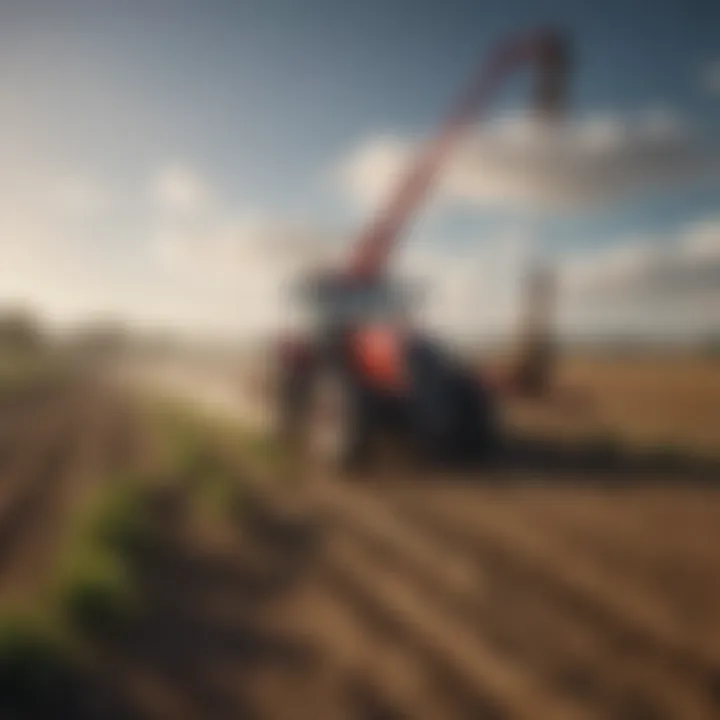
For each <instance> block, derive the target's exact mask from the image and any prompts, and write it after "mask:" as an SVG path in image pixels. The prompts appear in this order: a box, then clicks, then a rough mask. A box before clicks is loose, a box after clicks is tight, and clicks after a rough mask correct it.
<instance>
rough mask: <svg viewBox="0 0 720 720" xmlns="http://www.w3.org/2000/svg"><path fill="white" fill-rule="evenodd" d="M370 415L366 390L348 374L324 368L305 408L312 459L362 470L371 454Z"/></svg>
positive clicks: (306, 437) (329, 465) (307, 444)
mask: <svg viewBox="0 0 720 720" xmlns="http://www.w3.org/2000/svg"><path fill="white" fill-rule="evenodd" d="M369 414H370V413H369V408H368V403H367V400H366V398H365V394H364V392H363V389H362V388H361V387H360V386H359V384H358V383H357V382H356V381H354V379H353V378H352V377H351V376H349V374H348V373H345V372H342V371H341V370H339V369H336V368H333V367H329V368H323V369H321V370H320V371H319V372H318V373H317V374H316V376H315V377H314V379H313V382H312V385H311V387H310V391H309V394H308V399H307V406H306V411H305V428H304V440H305V447H306V450H307V453H308V455H309V459H310V460H311V461H313V462H315V463H317V464H318V465H320V466H321V467H324V468H326V469H329V470H333V471H351V470H357V469H359V468H360V466H361V465H362V464H363V463H364V462H365V461H366V460H367V456H368V450H369V435H370V417H369Z"/></svg>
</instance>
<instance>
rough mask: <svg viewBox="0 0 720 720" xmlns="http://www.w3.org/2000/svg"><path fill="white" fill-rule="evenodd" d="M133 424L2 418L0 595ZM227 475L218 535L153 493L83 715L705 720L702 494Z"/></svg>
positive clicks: (710, 628) (22, 587) (123, 452)
mask: <svg viewBox="0 0 720 720" xmlns="http://www.w3.org/2000/svg"><path fill="white" fill-rule="evenodd" d="M50 408H55V410H54V411H52V410H51V409H50ZM33 412H36V413H38V414H36V415H33ZM128 417H129V416H128V415H127V414H125V413H124V412H123V411H122V409H121V407H120V406H119V405H118V404H117V403H116V401H115V399H111V398H110V396H106V395H102V394H100V393H90V394H88V393H87V392H79V391H77V392H74V393H70V394H68V395H67V396H63V397H62V398H60V397H58V398H55V399H54V400H53V401H52V402H51V403H49V405H48V406H46V407H44V408H36V409H35V410H32V409H28V410H27V417H24V418H23V419H20V416H16V421H15V422H7V417H6V416H5V415H2V416H0V448H2V450H1V451H0V462H1V463H2V472H3V482H2V488H1V490H0V521H1V522H0V593H7V594H11V595H17V594H19V595H20V596H22V595H23V593H25V594H27V593H28V592H31V590H32V587H33V583H34V582H36V580H37V576H38V574H41V573H42V572H43V571H44V569H46V568H47V566H48V564H49V563H51V562H52V551H53V547H54V540H55V538H56V537H57V536H58V534H59V533H61V532H62V528H63V522H65V520H64V518H66V517H67V508H68V507H70V506H71V505H72V504H73V502H75V499H76V498H77V497H80V496H82V494H83V493H85V492H86V491H87V489H88V488H89V487H91V486H92V485H93V483H96V482H97V479H98V478H101V477H109V476H110V475H111V473H109V472H108V470H110V469H112V470H113V472H115V471H117V470H118V469H121V468H123V467H129V466H131V465H132V462H135V461H134V460H133V461H132V462H131V459H132V457H133V456H134V454H137V453H138V452H139V451H138V447H139V446H140V445H142V443H141V442H139V441H138V439H137V438H136V437H134V435H133V428H132V423H131V422H130V421H129V420H128ZM135 434H136V433H135ZM237 472H238V477H237V481H238V486H239V487H240V488H241V489H242V492H241V497H240V502H239V503H238V506H237V507H236V508H228V511H227V512H226V513H223V514H222V518H220V516H213V515H207V514H202V513H200V514H198V512H196V510H195V509H194V507H193V504H192V494H191V492H190V490H189V487H188V486H186V485H183V484H182V483H177V484H175V485H171V486H169V487H168V489H167V491H166V494H165V495H164V496H163V498H162V502H161V503H160V504H159V506H158V513H159V514H158V522H159V523H160V526H161V529H162V542H161V543H159V545H158V547H156V548H155V550H154V551H153V552H152V553H149V554H148V555H147V557H146V558H145V560H144V563H143V573H142V574H143V579H142V588H143V593H144V597H145V612H144V613H143V615H142V616H141V617H140V618H139V619H138V620H137V622H136V623H135V624H134V625H132V626H131V627H130V628H129V629H128V630H127V631H126V632H124V633H122V634H121V636H120V637H115V638H113V639H108V641H107V645H106V647H104V648H102V649H101V651H100V652H99V653H98V656H97V658H98V659H97V665H96V667H95V668H94V670H93V671H92V673H91V674H90V675H91V676H89V677H88V679H87V683H88V686H89V687H90V686H93V685H97V687H102V692H98V693H88V695H89V696H92V704H88V706H87V709H86V713H87V715H88V717H92V718H103V719H104V718H108V719H111V718H173V719H175V718H178V719H179V718H203V719H204V718H208V719H210V720H214V719H215V718H218V719H225V718H248V719H252V718H258V720H273V719H278V720H285V719H287V720H302V719H307V720H320V719H323V718H330V719H332V720H334V719H338V720H344V719H345V718H348V719H349V720H353V719H357V720H360V719H368V720H369V719H373V720H376V719H386V718H387V719H392V718H428V719H431V718H432V719H435V718H462V719H464V718H468V719H470V718H552V719H555V718H585V717H593V718H612V719H615V718H619V719H623V718H628V719H630V718H633V719H635V718H638V719H639V718H642V719H645V718H683V719H684V718H717V717H720V609H719V608H720V575H718V573H717V566H718V560H719V559H720V490H715V489H714V488H713V487H712V485H711V484H705V485H702V486H701V485H697V484H690V483H689V482H687V479H686V478H684V477H680V476H678V477H676V478H673V480H674V481H675V482H669V481H668V478H667V476H666V477H664V478H663V482H662V483H657V484H656V483H654V482H653V481H652V478H649V477H647V476H644V477H643V481H642V483H640V484H636V483H633V478H632V477H630V476H628V477H627V478H624V480H626V481H627V482H626V483H624V484H623V483H618V482H617V477H616V478H615V482H614V483H613V485H612V487H602V486H600V485H599V484H598V483H596V482H593V483H588V482H586V480H587V478H586V477H584V476H583V475H582V474H579V475H578V477H577V478H568V477H567V476H565V477H564V478H563V480H562V482H558V481H557V479H556V478H555V477H554V476H553V474H552V473H551V472H547V471H538V472H536V473H534V474H532V477H531V478H529V479H528V478H527V477H518V476H517V474H513V473H511V472H507V473H502V472H500V471H498V472H494V473H487V472H486V473H481V472H476V473H465V474H464V475H463V476H462V477H459V476H456V475H450V474H445V473H442V472H440V471H438V472H437V473H433V472H426V473H424V474H423V475H422V477H420V476H418V477H417V478H414V477H413V478H409V477H407V475H405V476H404V477H397V478H393V477H388V478H384V479H383V480H382V481H370V480H367V481H365V482H351V481H341V480H334V479H332V478H320V477H311V478H309V479H305V480H304V481H303V482H301V483H298V484H296V485H286V484H282V483H281V482H279V481H275V482H274V481H270V480H268V479H265V480H263V481H262V482H258V477H257V476H256V474H255V473H254V472H253V471H251V470H250V469H249V467H248V468H245V467H244V466H243V467H240V468H238V470H237Z"/></svg>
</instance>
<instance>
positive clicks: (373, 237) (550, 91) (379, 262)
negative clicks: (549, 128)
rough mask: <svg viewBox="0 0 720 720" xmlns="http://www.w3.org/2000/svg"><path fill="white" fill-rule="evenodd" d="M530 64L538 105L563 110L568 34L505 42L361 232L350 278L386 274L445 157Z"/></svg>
mask: <svg viewBox="0 0 720 720" xmlns="http://www.w3.org/2000/svg"><path fill="white" fill-rule="evenodd" d="M526 63H534V64H535V65H536V67H537V85H536V89H535V97H534V103H535V107H536V109H537V110H538V111H540V112H542V113H545V114H546V115H548V114H549V115H552V114H555V113H556V112H557V111H559V110H560V109H561V106H562V102H563V99H564V93H565V77H566V72H567V67H568V54H567V46H566V43H565V41H564V38H563V37H562V36H561V35H559V34H558V33H556V32H552V31H541V32H535V33H532V34H530V35H528V36H525V37H522V38H520V39H519V40H514V41H512V42H510V43H507V44H504V45H501V46H500V48H499V49H498V50H497V51H496V52H495V53H494V54H493V55H491V57H490V61H489V63H487V65H486V66H485V67H484V69H483V72H482V73H481V74H480V76H479V78H477V79H476V80H475V82H473V84H472V85H471V86H470V88H469V90H468V92H467V94H466V95H465V96H463V98H462V100H461V102H460V103H459V105H458V107H457V109H456V110H455V112H454V113H452V114H451V115H450V116H449V118H448V119H447V120H446V122H445V123H444V125H443V126H442V127H441V129H440V132H439V133H438V135H437V136H436V137H435V138H434V139H433V140H432V141H431V142H430V143H429V144H428V145H427V146H426V148H425V149H424V152H422V153H421V154H420V156H419V157H418V158H417V160H416V161H415V164H414V165H413V166H412V167H411V169H410V171H409V173H408V174H407V176H406V177H405V179H404V181H403V182H402V183H401V185H400V187H399V189H398V191H397V192H396V193H395V194H394V195H393V196H392V197H391V199H390V202H389V203H388V205H387V206H386V207H385V209H384V210H383V211H382V212H381V213H380V214H379V215H378V216H377V217H376V218H375V220H374V221H373V222H372V223H371V224H370V226H369V227H368V228H367V229H366V230H365V231H364V232H362V233H361V235H360V238H359V240H358V243H357V246H356V247H357V249H356V251H355V253H354V255H353V256H352V258H351V261H350V264H349V267H348V269H347V272H348V274H349V275H350V276H352V277H356V278H365V279H369V278H372V277H375V276H377V275H379V274H380V273H381V272H382V270H383V268H384V267H385V264H386V262H387V258H388V256H389V255H390V252H391V251H392V249H393V246H394V245H395V243H396V242H397V241H398V238H399V237H400V234H401V233H402V231H403V229H404V227H405V226H406V225H407V223H408V221H409V219H410V217H411V216H412V214H413V213H414V212H415V211H416V210H417V208H418V207H419V206H420V203H421V202H422V200H423V198H424V197H425V195H426V194H427V192H428V190H429V189H430V186H431V185H432V182H433V180H434V178H435V176H436V175H437V172H438V170H439V168H440V167H441V165H442V163H443V161H444V160H445V158H446V157H447V156H448V155H449V153H450V151H451V150H452V149H453V147H454V146H455V145H456V144H457V143H458V141H459V140H460V139H461V137H462V135H463V133H464V132H465V131H466V130H467V128H468V127H469V125H470V123H471V121H472V120H473V118H474V117H477V116H478V115H479V114H480V113H481V112H482V111H483V110H484V108H485V106H486V104H487V101H488V100H489V99H490V98H491V96H492V93H493V92H494V91H495V89H496V88H497V87H498V85H499V84H500V83H501V81H503V80H504V79H505V77H506V76H507V75H508V74H509V73H510V72H511V71H513V70H514V69H515V68H517V67H520V66H522V65H524V64H526Z"/></svg>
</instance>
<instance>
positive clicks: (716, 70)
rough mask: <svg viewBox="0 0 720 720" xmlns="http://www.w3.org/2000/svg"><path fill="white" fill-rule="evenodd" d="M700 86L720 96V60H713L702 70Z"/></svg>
mask: <svg viewBox="0 0 720 720" xmlns="http://www.w3.org/2000/svg"><path fill="white" fill-rule="evenodd" d="M700 84H701V85H702V87H703V89H704V90H705V91H706V92H709V93H712V94H714V95H720V59H717V60H713V61H712V62H710V63H708V64H707V65H706V66H705V67H704V68H702V71H701V73H700Z"/></svg>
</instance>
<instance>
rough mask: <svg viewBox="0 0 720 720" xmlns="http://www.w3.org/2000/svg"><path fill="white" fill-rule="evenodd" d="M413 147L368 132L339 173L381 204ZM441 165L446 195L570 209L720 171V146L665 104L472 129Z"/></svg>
mask: <svg viewBox="0 0 720 720" xmlns="http://www.w3.org/2000/svg"><path fill="white" fill-rule="evenodd" d="M415 149H416V148H415V147H414V145H413V143H412V142H411V140H410V139H409V138H401V137H388V136H379V137H374V138H370V139H368V140H367V141H365V142H364V143H361V144H360V145H359V146H358V147H357V148H355V149H354V150H353V151H352V152H351V153H350V154H349V156H348V157H347V158H345V159H344V160H343V161H342V162H341V163H340V165H339V168H338V176H339V178H340V180H341V182H342V183H343V184H344V186H345V188H346V189H347V190H348V191H349V192H350V194H351V195H352V196H353V197H355V198H356V199H357V200H358V201H359V202H361V203H363V204H364V205H370V206H375V205H376V204H377V203H378V202H379V201H380V200H382V198H384V197H386V196H387V195H388V193H389V191H390V190H391V189H392V188H393V187H394V186H395V185H396V184H397V182H398V181H399V179H400V178H401V177H402V175H403V173H404V172H405V171H406V170H407V168H408V161H409V160H410V158H411V157H412V152H413V150H415ZM441 172H442V176H441V178H440V182H439V194H440V196H441V197H442V198H444V199H445V200H450V201H455V202H464V203H469V204H477V205H495V206H509V207H511V208H514V209H519V208H530V209H539V208H543V207H551V208H564V209H568V208H576V207H579V206H581V207H582V206H587V205H590V204H595V203H600V202H609V201H614V200H617V199H623V198H625V197H627V196H630V195H633V194H635V193H638V192H644V191H647V190H652V189H656V188H663V187H666V186H673V185H676V184H680V183H683V182H688V181H694V180H698V179H701V178H703V177H706V176H709V175H711V176H714V175H719V174H720V149H718V148H713V147H706V146H703V144H702V143H701V142H700V140H699V139H698V138H697V137H696V136H695V135H694V134H693V132H692V131H691V130H690V129H689V128H688V127H687V126H686V124H685V123H684V122H683V121H682V120H681V119H680V118H678V117H676V116H674V115H673V114H671V113H669V112H667V111H661V110H656V111H652V112H647V113H645V114H643V115H641V116H638V117H635V118H634V119H627V118H620V117H617V116H613V115H607V116H604V117H603V116H595V117H591V118H589V119H585V120H581V121H576V122H567V123H566V124H564V125H562V126H556V127H554V128H547V127H543V126H541V125H540V124H538V123H537V122H536V121H534V120H533V119H531V118H520V117H518V118H507V119H504V120H502V121H497V122H495V123H492V124H490V125H489V126H487V127H486V128H485V129H483V130H482V131H480V132H477V133H476V134H474V135H473V136H472V137H470V138H469V139H468V140H466V141H465V143H464V144H463V146H462V147H461V148H460V149H459V150H458V151H457V152H456V153H455V154H454V156H453V158H452V160H451V162H450V164H449V166H448V167H446V168H444V169H443V170H442V171H441Z"/></svg>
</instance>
